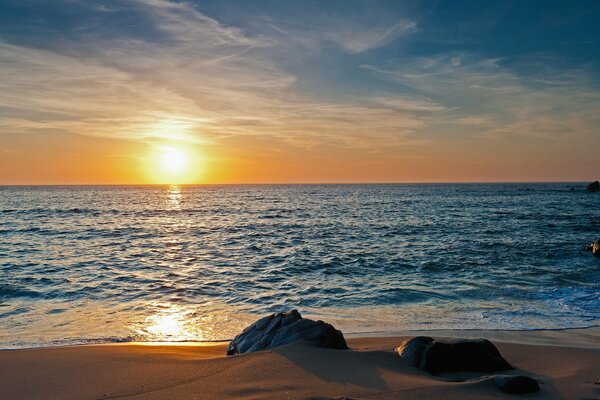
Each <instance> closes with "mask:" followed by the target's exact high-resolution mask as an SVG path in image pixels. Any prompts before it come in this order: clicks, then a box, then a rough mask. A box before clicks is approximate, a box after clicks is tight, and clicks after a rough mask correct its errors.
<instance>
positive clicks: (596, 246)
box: [587, 239, 600, 258]
mask: <svg viewBox="0 0 600 400" xmlns="http://www.w3.org/2000/svg"><path fill="white" fill-rule="evenodd" d="M587 249H588V250H591V251H592V254H593V255H595V256H596V257H598V258H600V239H598V240H596V241H595V242H594V243H592V244H590V245H589V246H588V247H587Z"/></svg>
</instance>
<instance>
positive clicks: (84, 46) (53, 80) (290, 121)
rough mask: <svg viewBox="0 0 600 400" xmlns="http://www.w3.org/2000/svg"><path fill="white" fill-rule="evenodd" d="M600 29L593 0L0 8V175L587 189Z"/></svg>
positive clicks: (75, 0) (32, 180) (4, 179)
mask: <svg viewBox="0 0 600 400" xmlns="http://www.w3.org/2000/svg"><path fill="white" fill-rule="evenodd" d="M598 21H600V2H598V1H594V0H589V1H581V0H569V1H566V0H565V1H555V0H544V1H534V0H532V1H509V0H503V1H475V0H472V1H460V0H451V1H416V0H415V1H413V0H410V1H402V0H397V1H391V0H390V1H374V0H372V1H353V0H344V1H335V0H327V1H325V0H323V1H307V0H302V1H300V0H297V1H285V0H280V1H259V0H256V1H247V0H243V1H242V0H240V1H235V0H228V1H211V0H206V1H201V0H197V1H186V2H180V1H175V0H171V1H167V0H111V1H99V0H98V1H96V0H53V1H40V0H2V1H1V2H0V184H143V183H308V182H311V183H321V182H339V183H345V182H465V181H474V182H483V181H485V182H488V181H504V182H506V181H590V180H595V179H598V178H600V176H599V174H600V168H599V167H600V156H599V155H598V149H599V148H600V43H599V42H600V24H599V23H598ZM177 158H179V160H175V161H173V160H174V159H177Z"/></svg>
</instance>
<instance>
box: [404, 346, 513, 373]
mask: <svg viewBox="0 0 600 400" xmlns="http://www.w3.org/2000/svg"><path fill="white" fill-rule="evenodd" d="M396 351H397V352H398V354H400V357H402V358H403V359H404V360H405V361H407V362H408V363H409V364H411V365H413V366H415V367H417V368H419V369H421V370H423V371H426V372H429V373H430V374H434V375H435V374H439V373H441V372H460V371H478V372H495V371H504V370H508V369H513V367H512V366H511V365H510V364H509V363H508V362H507V361H506V360H505V359H504V358H502V355H501V354H500V352H499V351H498V349H496V346H494V345H493V344H492V343H491V342H490V341H489V340H486V339H457V340H444V341H442V340H434V339H432V338H430V337H425V336H417V337H415V338H412V339H410V340H407V341H405V342H403V343H402V344H401V345H400V347H398V348H397V349H396Z"/></svg>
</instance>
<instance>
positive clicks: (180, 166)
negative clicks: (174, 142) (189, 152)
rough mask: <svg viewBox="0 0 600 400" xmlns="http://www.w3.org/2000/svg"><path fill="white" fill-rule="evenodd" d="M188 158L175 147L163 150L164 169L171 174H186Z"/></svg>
mask: <svg viewBox="0 0 600 400" xmlns="http://www.w3.org/2000/svg"><path fill="white" fill-rule="evenodd" d="M186 164H187V157H186V155H185V153H184V152H183V151H181V150H179V149H176V148H173V147H166V148H164V149H163V155H162V168H163V170H164V171H165V172H167V173H169V174H180V173H182V172H185V169H186Z"/></svg>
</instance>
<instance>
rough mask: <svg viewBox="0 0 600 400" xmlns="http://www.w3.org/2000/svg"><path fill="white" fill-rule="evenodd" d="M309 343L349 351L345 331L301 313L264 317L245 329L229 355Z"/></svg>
mask: <svg viewBox="0 0 600 400" xmlns="http://www.w3.org/2000/svg"><path fill="white" fill-rule="evenodd" d="M301 339H303V340H305V341H307V342H308V343H310V344H312V345H313V346H317V347H328V348H331V349H340V350H345V349H347V348H348V346H347V345H346V340H345V339H344V335H343V334H342V332H341V331H339V330H337V329H335V328H334V327H333V326H332V325H330V324H327V323H325V322H323V321H313V320H312V319H305V318H302V315H300V313H299V312H298V311H297V310H292V311H289V312H285V313H277V314H272V315H269V316H268V317H264V318H261V319H259V320H258V321H256V322H255V323H253V324H252V325H250V326H249V327H247V328H246V329H244V331H243V332H242V333H240V334H239V335H237V336H236V337H235V338H234V339H233V340H232V341H231V343H229V346H228V347H227V355H228V356H229V355H234V354H241V353H250V352H253V351H259V350H265V349H269V348H272V347H275V346H281V345H284V344H288V343H293V342H295V341H297V340H301Z"/></svg>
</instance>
